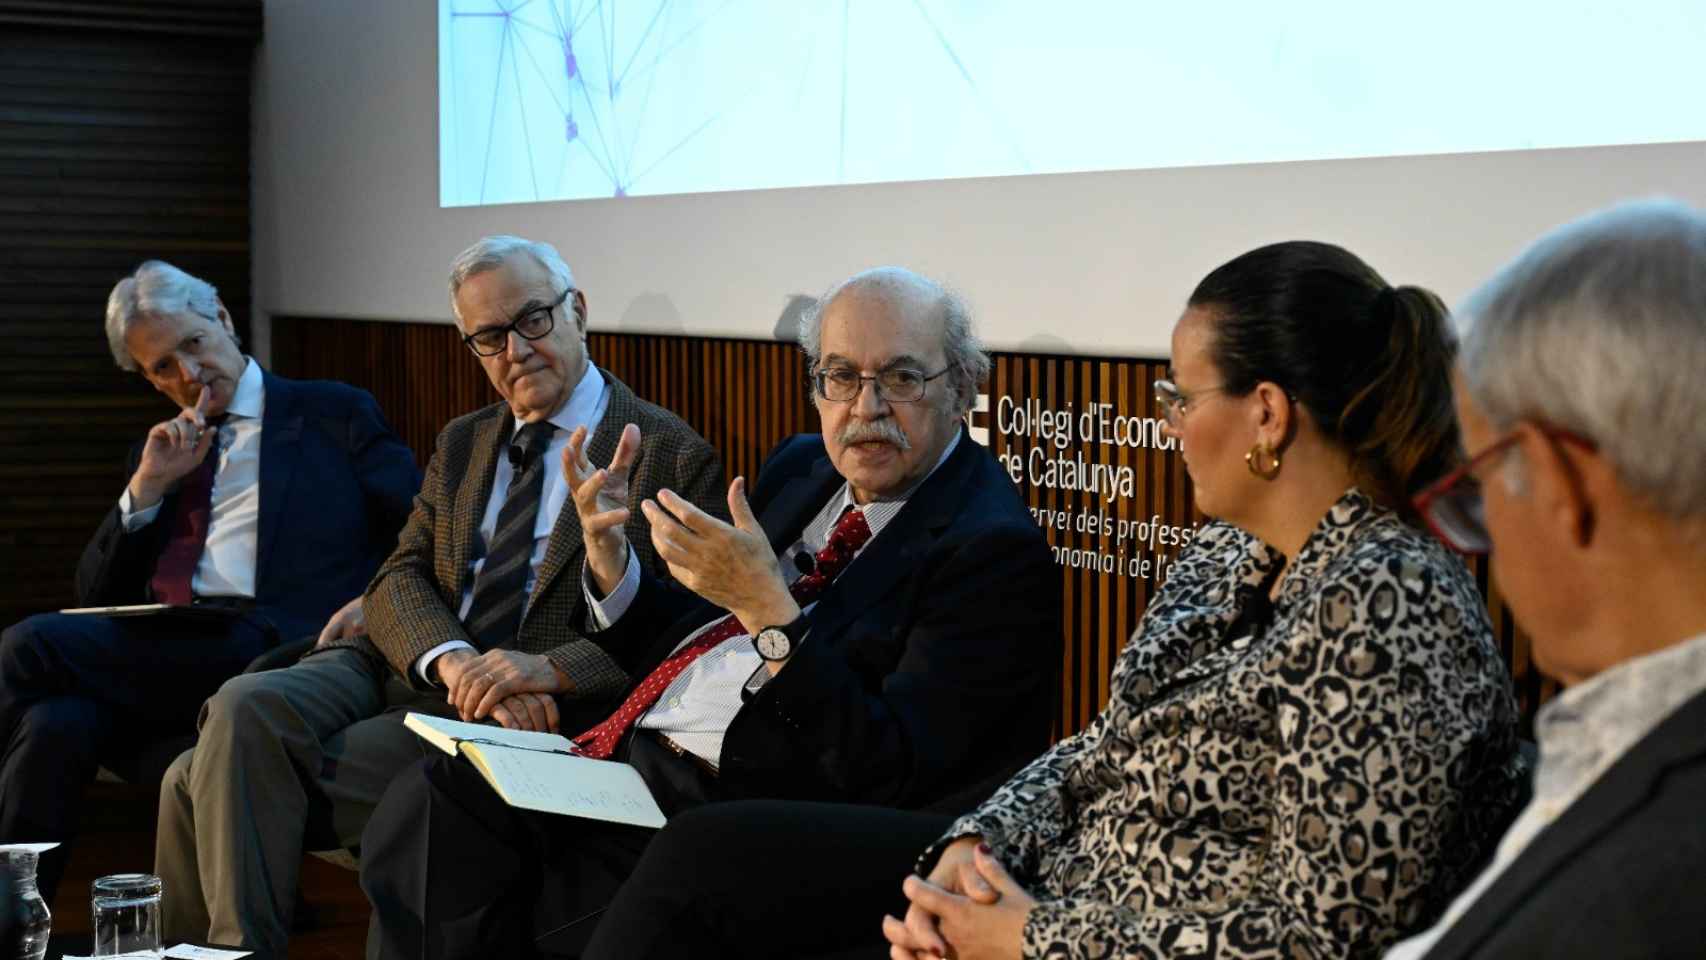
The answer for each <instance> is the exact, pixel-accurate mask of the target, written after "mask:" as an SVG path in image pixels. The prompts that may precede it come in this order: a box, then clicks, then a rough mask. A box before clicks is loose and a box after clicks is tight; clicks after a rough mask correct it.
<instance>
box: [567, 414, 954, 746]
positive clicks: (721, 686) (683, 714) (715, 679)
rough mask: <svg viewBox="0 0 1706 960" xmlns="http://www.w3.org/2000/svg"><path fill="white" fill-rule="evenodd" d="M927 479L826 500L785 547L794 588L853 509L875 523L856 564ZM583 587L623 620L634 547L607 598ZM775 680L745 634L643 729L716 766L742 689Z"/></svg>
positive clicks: (708, 655)
mask: <svg viewBox="0 0 1706 960" xmlns="http://www.w3.org/2000/svg"><path fill="white" fill-rule="evenodd" d="M959 442H960V441H959V436H958V434H956V435H955V436H954V438H953V439H952V440H950V441H949V442H948V446H947V448H946V449H945V450H943V451H942V456H941V457H940V458H939V459H937V461H936V465H935V466H933V467H931V468H930V473H935V472H936V471H937V470H938V469H940V468H941V466H942V464H943V463H946V462H947V460H948V456H949V455H950V454H952V453H953V452H954V448H955V447H956V446H958V445H959ZM929 478H930V474H925V476H924V480H928V479H929ZM924 480H920V481H919V482H918V483H917V484H914V485H913V486H912V487H911V488H910V489H908V490H907V491H906V492H904V493H902V494H900V495H899V496H897V497H893V498H890V499H884V500H874V501H872V502H871V503H867V504H864V505H860V504H857V503H854V501H853V491H852V489H851V488H849V487H848V485H847V484H846V483H843V484H842V485H841V489H840V490H838V491H837V492H836V494H835V495H834V496H832V497H830V498H829V502H828V503H825V504H824V505H823V509H821V510H819V511H818V512H817V515H816V516H815V517H813V518H812V521H811V522H810V523H808V524H806V528H805V530H804V531H802V532H801V534H800V539H799V541H798V542H796V543H794V544H792V545H790V546H788V547H787V548H786V549H784V550H783V551H782V553H781V555H780V562H781V567H782V577H783V579H784V580H786V581H787V582H788V584H789V585H792V584H793V582H794V581H795V580H797V579H799V578H800V577H801V576H803V575H804V574H803V573H802V572H801V571H800V569H799V568H798V567H797V566H795V557H797V556H799V555H800V554H806V555H808V556H810V555H815V554H816V553H817V552H818V551H819V550H822V549H823V547H824V544H826V543H828V542H829V534H830V531H832V530H834V529H835V524H836V522H837V521H838V520H840V519H841V514H842V512H843V511H844V510H846V508H848V507H853V508H854V509H856V510H859V511H860V512H862V513H864V515H865V524H866V526H868V527H870V528H871V537H870V539H869V540H866V541H865V545H864V546H863V547H860V548H859V552H858V553H856V554H854V555H853V560H852V561H850V562H849V563H848V567H851V566H852V565H853V564H854V563H857V562H858V561H859V556H860V555H862V554H863V553H864V552H865V549H866V548H868V547H869V546H870V545H871V544H872V543H875V542H876V539H877V536H878V535H879V534H881V533H882V532H883V528H885V527H887V526H888V525H889V521H891V520H893V519H894V518H895V515H896V514H898V513H900V511H901V508H902V507H904V506H906V501H907V498H909V497H910V496H912V493H913V491H914V490H917V489H918V487H919V486H920V485H922V484H923V482H924ZM846 572H847V571H846V570H845V569H844V570H842V572H841V574H840V575H841V576H845V575H846ZM581 584H582V589H583V591H584V592H585V595H586V599H587V604H588V607H589V608H590V610H591V612H592V620H593V625H594V626H595V627H596V628H597V629H600V630H602V629H604V628H606V627H608V626H610V625H611V624H612V623H615V622H616V621H617V620H619V619H621V617H622V614H624V613H626V612H627V611H628V607H629V605H631V604H632V603H633V602H634V596H635V594H636V593H638V591H639V588H640V568H639V563H638V562H637V558H636V557H635V556H634V552H633V550H632V549H631V548H630V549H629V551H628V566H627V568H626V569H625V570H624V571H623V573H622V582H621V583H619V584H618V585H617V586H616V589H614V590H612V591H610V595H609V596H608V597H605V598H604V599H602V600H600V599H598V598H597V597H595V596H593V591H592V576H591V574H590V573H588V574H587V575H585V576H583V577H582V578H581ZM816 605H817V604H816V603H815V602H814V603H809V604H807V605H806V606H805V607H804V608H803V609H802V610H801V613H802V614H803V613H809V612H810V611H811V609H812V607H814V606H816ZM721 620H722V618H721V617H718V618H716V619H715V620H712V621H711V622H710V623H707V624H705V625H703V626H701V627H700V628H699V629H697V630H694V631H693V632H692V633H689V634H688V635H687V636H686V637H684V638H682V640H681V642H680V643H678V644H676V646H675V649H676V650H680V649H681V648H682V647H684V646H686V645H687V644H689V643H692V642H693V640H694V638H696V637H698V636H699V634H701V633H703V632H705V631H706V630H708V629H710V628H711V627H713V626H715V625H716V624H717V623H718V622H720V621H721ZM778 626H779V624H778ZM768 679H770V671H769V670H766V669H764V658H763V657H760V656H759V655H758V651H757V650H755V649H753V646H752V637H751V636H749V635H747V634H745V633H740V634H736V635H735V636H732V637H730V638H728V639H727V640H724V641H723V642H722V643H719V644H717V645H716V646H715V647H712V648H711V649H710V650H707V651H705V652H704V653H703V654H700V656H699V657H698V658H697V659H695V660H694V661H693V662H692V663H690V664H688V665H687V669H685V670H683V671H681V674H680V675H679V676H677V677H676V678H675V679H674V680H673V681H671V683H670V685H669V686H668V687H665V688H664V691H663V693H662V694H661V695H659V697H658V701H657V703H656V704H654V705H653V706H652V708H651V709H650V710H648V711H646V712H645V713H644V714H642V715H641V716H640V719H639V720H638V721H637V722H636V723H635V726H636V727H638V728H640V729H644V730H656V731H658V732H659V733H662V734H664V735H666V736H668V737H669V738H670V739H671V740H673V741H675V742H676V744H678V745H679V746H681V747H682V748H683V749H685V750H687V751H688V752H690V753H692V754H693V755H694V756H697V757H699V758H700V759H701V760H704V761H705V762H706V763H709V764H711V765H712V766H716V765H718V764H719V763H721V761H722V755H723V734H724V733H725V732H726V731H727V730H728V728H729V724H730V722H732V721H733V720H734V716H735V714H736V713H737V712H739V710H740V707H741V690H742V689H744V688H746V687H747V686H748V685H749V682H751V685H752V686H754V687H757V686H762V683H763V681H766V680H768Z"/></svg>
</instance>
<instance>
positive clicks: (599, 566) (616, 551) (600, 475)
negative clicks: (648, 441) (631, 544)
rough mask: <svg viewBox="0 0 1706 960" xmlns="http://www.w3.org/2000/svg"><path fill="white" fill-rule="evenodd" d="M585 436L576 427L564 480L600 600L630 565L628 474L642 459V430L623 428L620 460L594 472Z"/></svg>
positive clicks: (618, 448)
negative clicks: (579, 523) (635, 461)
mask: <svg viewBox="0 0 1706 960" xmlns="http://www.w3.org/2000/svg"><path fill="white" fill-rule="evenodd" d="M586 438H587V430H586V428H585V427H576V428H575V432H574V433H572V434H570V435H569V443H568V445H567V446H565V447H564V448H563V476H565V477H567V478H568V480H569V490H570V491H571V493H572V494H573V498H574V501H575V513H576V514H577V515H579V517H580V522H581V540H582V542H583V543H585V544H586V565H587V568H588V570H590V571H591V573H592V579H593V583H595V584H597V586H598V589H599V592H600V593H601V594H606V595H607V594H609V593H610V591H612V590H614V589H616V585H617V584H619V583H621V582H622V573H623V571H624V570H625V569H626V568H627V565H628V534H627V532H626V531H625V530H623V527H622V525H623V524H625V523H627V522H628V516H629V510H628V472H629V470H631V469H632V468H633V466H634V458H635V457H637V456H638V455H639V453H640V428H639V427H637V426H635V425H634V424H631V423H630V424H628V425H627V426H625V427H623V428H622V438H621V440H619V441H617V444H616V455H615V456H613V457H611V458H610V466H608V467H601V468H598V469H594V468H593V466H592V463H591V462H590V461H589V460H587V457H586Z"/></svg>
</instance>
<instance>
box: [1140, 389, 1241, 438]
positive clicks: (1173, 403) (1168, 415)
mask: <svg viewBox="0 0 1706 960" xmlns="http://www.w3.org/2000/svg"><path fill="white" fill-rule="evenodd" d="M1225 390H1226V388H1225V387H1204V388H1202V389H1201V390H1192V391H1191V392H1190V393H1186V392H1185V391H1183V390H1180V389H1179V385H1178V384H1176V383H1174V382H1173V381H1171V380H1157V381H1155V402H1156V403H1157V404H1160V406H1161V418H1162V419H1163V420H1166V421H1167V426H1169V427H1172V428H1173V429H1175V430H1177V429H1179V428H1180V427H1181V426H1183V425H1184V422H1185V414H1187V413H1189V412H1190V410H1191V404H1192V403H1193V402H1195V401H1196V400H1197V399H1198V398H1200V397H1205V396H1208V395H1209V394H1211V393H1223V392H1225Z"/></svg>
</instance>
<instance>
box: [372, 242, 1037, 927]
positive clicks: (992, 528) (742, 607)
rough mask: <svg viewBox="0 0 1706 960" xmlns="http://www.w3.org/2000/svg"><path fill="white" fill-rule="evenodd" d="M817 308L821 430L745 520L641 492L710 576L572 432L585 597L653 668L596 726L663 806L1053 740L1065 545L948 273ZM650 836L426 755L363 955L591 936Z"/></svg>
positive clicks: (406, 782) (818, 789)
mask: <svg viewBox="0 0 1706 960" xmlns="http://www.w3.org/2000/svg"><path fill="white" fill-rule="evenodd" d="M801 333H802V338H801V341H802V346H803V347H804V348H805V351H806V353H807V356H808V357H809V359H810V363H811V370H812V377H813V383H814V384H815V387H816V389H815V403H816V404H817V407H818V411H819V413H820V415H821V417H822V422H823V433H822V435H821V436H810V437H796V438H793V439H791V440H788V441H785V442H784V443H783V444H782V445H781V446H779V447H778V448H777V449H776V451H775V452H774V453H773V454H772V455H771V457H770V459H769V461H768V462H767V463H766V465H765V467H764V470H763V472H762V473H761V475H760V477H759V479H758V482H757V484H756V485H755V486H754V488H753V496H752V502H751V505H750V506H749V505H748V501H747V497H746V487H745V482H744V480H742V479H736V480H735V482H734V483H733V484H732V485H731V486H730V488H729V491H728V505H729V511H730V516H731V517H732V519H733V522H732V523H728V522H724V521H722V520H720V519H717V518H715V517H712V516H710V515H708V514H706V513H705V512H704V511H703V510H701V509H698V508H696V507H694V506H693V505H691V504H689V503H687V502H686V501H685V500H683V498H681V497H679V496H676V495H675V494H674V493H673V492H671V491H662V492H660V493H659V494H658V495H657V496H656V497H655V498H652V499H648V500H646V501H645V502H644V503H643V505H642V509H643V511H644V513H645V515H646V516H647V517H648V518H649V519H650V520H651V525H652V526H651V541H652V544H653V545H654V546H655V547H656V549H657V551H658V553H659V555H660V556H662V557H663V559H664V561H665V562H666V563H667V564H668V565H669V569H670V571H671V573H673V574H674V575H675V577H676V578H677V580H679V582H680V583H681V584H683V585H685V586H687V587H688V588H690V589H691V590H692V591H693V592H694V594H696V595H697V596H690V595H686V594H682V593H679V592H672V591H670V590H668V589H665V588H664V587H662V586H661V585H660V584H659V583H658V582H657V581H656V580H654V579H653V578H651V577H649V576H647V575H645V574H644V572H643V571H642V570H640V569H639V565H638V564H637V563H635V561H634V552H635V551H636V550H637V546H636V545H635V544H634V542H633V539H632V537H631V536H628V535H626V534H625V533H624V530H623V528H622V525H621V521H622V518H623V517H624V515H625V511H623V510H621V509H619V500H620V497H619V496H618V495H616V494H613V493H612V491H611V490H609V489H608V486H609V485H608V483H607V481H606V478H605V472H604V471H594V470H593V469H592V463H593V461H592V460H591V459H588V458H586V457H582V456H580V455H579V452H578V450H577V451H575V454H576V456H575V462H574V472H575V475H576V478H577V481H578V483H577V488H576V493H575V502H576V508H577V510H579V511H580V514H581V523H582V527H583V529H584V530H585V536H586V540H587V556H586V565H587V574H586V578H585V590H586V594H587V595H586V602H585V608H584V609H583V610H582V611H581V612H582V613H583V614H584V615H585V616H587V617H588V618H589V619H590V620H591V622H592V625H593V626H595V627H599V628H601V629H598V630H597V631H596V632H594V633H592V634H591V635H590V636H591V638H592V640H593V641H594V642H596V643H597V644H598V646H599V647H600V648H601V649H603V650H605V651H606V652H607V653H608V654H609V655H610V656H611V657H612V658H613V659H614V660H615V661H616V662H618V663H619V664H621V665H622V666H623V667H624V668H625V669H626V670H627V672H628V673H629V674H630V675H631V676H633V677H634V678H635V683H634V685H633V687H632V689H631V690H630V693H629V695H628V697H627V698H626V699H625V700H624V702H623V704H622V706H620V707H619V708H617V709H616V710H615V711H614V712H612V713H611V714H610V715H609V716H608V717H607V718H606V719H605V720H604V721H603V722H601V723H598V724H596V725H594V726H592V727H590V728H588V729H586V731H585V732H584V733H582V734H581V735H580V736H579V737H578V738H576V739H577V742H578V743H579V744H580V745H581V749H583V750H584V751H586V752H587V753H588V754H589V755H592V756H595V757H612V758H616V759H621V760H625V761H626V762H628V763H630V764H632V765H633V766H634V767H635V768H636V769H637V770H638V771H639V772H640V774H641V776H642V777H643V778H644V779H645V781H646V783H647V784H648V786H649V787H650V788H651V790H652V793H653V795H654V796H655V797H656V798H657V800H658V802H659V804H660V806H661V807H662V808H663V810H664V811H665V812H666V813H673V812H675V811H679V810H682V809H686V808H688V807H690V806H692V805H695V804H699V803H704V802H707V801H712V800H718V799H723V798H734V797H765V796H768V797H799V798H815V799H836V800H849V801H858V802H864V803H877V804H891V805H896V806H906V807H920V806H925V805H929V804H931V803H933V802H942V803H947V804H950V805H963V804H964V803H968V802H972V801H973V800H975V799H977V798H976V797H968V796H967V794H968V793H975V792H976V791H977V790H978V788H979V787H980V785H988V786H993V784H994V782H996V781H997V780H999V779H1000V778H1001V777H1003V776H1005V775H1006V774H1007V773H1009V772H1010V771H1011V770H1012V769H1013V768H1014V767H1015V766H1016V765H1017V764H1019V763H1021V762H1023V760H1024V759H1025V758H1027V757H1029V756H1031V755H1032V754H1034V752H1035V751H1037V750H1038V749H1040V748H1041V747H1042V746H1043V745H1044V743H1045V741H1046V739H1047V734H1048V724H1049V714H1050V710H1049V707H1050V704H1051V703H1052V697H1051V690H1052V684H1053V678H1054V676H1055V666H1056V664H1057V662H1058V657H1059V650H1060V646H1059V645H1060V574H1059V570H1058V568H1057V567H1056V566H1055V564H1054V562H1053V557H1052V556H1051V554H1050V552H1049V548H1048V545H1047V543H1046V542H1045V541H1044V539H1043V537H1042V535H1041V533H1040V532H1039V531H1038V529H1037V527H1036V524H1035V523H1034V522H1033V521H1032V519H1031V517H1030V515H1029V513H1028V511H1027V510H1026V508H1025V506H1024V504H1023V503H1022V502H1021V501H1020V499H1019V497H1018V494H1017V492H1016V491H1015V490H1014V488H1013V485H1012V483H1011V482H1010V481H1009V480H1008V479H1007V477H1006V475H1005V474H1004V473H1003V472H1002V471H1001V469H1000V467H999V466H998V465H997V464H996V462H995V461H994V459H993V458H992V457H991V456H990V455H989V453H988V452H987V451H985V450H984V449H982V448H981V447H979V446H977V445H976V444H975V443H974V442H972V440H971V439H970V437H969V436H968V435H967V433H966V431H965V429H964V427H963V424H962V423H961V419H962V417H963V416H964V414H965V413H966V411H967V410H968V409H970V407H971V404H972V401H973V398H974V396H975V394H976V390H977V385H978V383H979V382H980V380H981V379H982V377H983V376H984V375H985V374H986V373H987V370H988V361H987V359H986V358H985V357H984V356H983V354H982V352H981V350H980V349H979V348H978V346H977V341H976V338H975V336H974V335H973V333H972V331H971V327H970V322H969V318H968V317H967V315H966V312H965V310H964V308H963V307H962V306H961V305H960V303H959V301H958V300H957V299H956V298H954V297H952V296H951V295H949V294H948V293H947V292H946V291H944V290H943V289H942V288H941V287H939V286H938V285H936V284H935V283H933V282H931V281H929V280H926V279H924V278H922V277H919V276H917V275H915V274H912V273H909V272H907V271H904V270H899V269H893V268H887V269H880V270H874V271H870V272H867V273H864V274H860V275H859V276H856V277H854V278H852V279H851V280H849V281H847V282H846V283H844V284H842V285H841V286H839V287H837V288H836V289H834V290H833V291H831V292H830V293H829V294H827V295H826V296H825V297H824V298H823V299H822V300H821V301H820V307H819V308H818V309H814V310H812V311H810V312H809V314H808V316H807V317H806V318H805V320H804V321H803V322H802V329H801ZM618 493H619V491H618ZM650 837H651V831H647V830H642V829H639V828H634V827H626V826H618V825H614V824H609V823H604V822H601V821H594V820H583V819H574V818H568V817H554V816H549V815H540V814H531V813H527V812H525V811H521V810H516V809H513V808H510V807H507V806H505V805H504V803H503V802H502V801H501V800H500V799H499V798H498V797H497V795H496V794H495V793H494V792H493V791H492V790H491V788H490V787H489V786H487V784H486V783H485V782H484V780H483V779H482V778H481V777H480V776H479V774H478V773H475V772H473V768H472V767H471V765H469V764H468V763H467V762H466V761H464V760H461V759H452V758H448V757H442V758H435V759H432V760H429V761H427V762H426V763H424V764H418V765H416V766H415V767H413V768H411V769H410V770H409V771H408V772H406V773H404V774H403V775H401V776H399V778H398V779H397V781H396V782H395V783H394V784H393V785H392V787H391V789H390V790H389V791H388V792H387V793H386V795H385V798H384V800H383V801H382V802H381V804H380V808H379V810H378V811H377V812H376V813H375V815H374V818H373V820H372V822H371V823H370V825H369V827H368V830H367V832H366V833H365V834H364V836H363V849H364V851H365V852H366V853H367V854H368V856H367V859H366V861H365V863H364V870H363V874H362V885H363V889H365V890H366V891H367V893H368V895H369V897H370V898H371V899H372V901H373V903H374V908H375V916H374V927H373V929H372V931H371V932H370V940H369V950H370V953H373V952H377V953H378V954H379V955H380V956H386V957H393V956H394V957H403V956H409V957H416V956H432V957H475V956H482V957H483V956H528V955H532V954H534V953H535V952H536V951H538V950H546V951H550V952H561V951H567V952H572V951H573V950H575V949H577V946H578V944H579V943H580V942H582V941H584V939H585V937H586V936H587V935H588V934H590V932H591V930H590V928H591V927H592V925H593V922H594V921H595V920H596V917H597V914H598V913H599V911H600V910H602V908H603V906H604V905H605V904H606V903H607V902H608V901H609V899H610V897H611V895H612V893H613V892H614V890H615V889H616V887H617V886H618V885H619V884H620V883H621V882H622V880H623V879H624V878H625V877H626V876H627V874H628V872H629V871H630V870H632V868H633V866H634V863H635V862H636V860H637V858H638V856H639V854H640V852H641V851H643V849H644V848H645V845H646V843H647V842H648V841H649V839H650ZM540 935H544V937H545V939H544V940H543V941H540V942H537V943H536V938H538V937H539V936H540Z"/></svg>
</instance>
